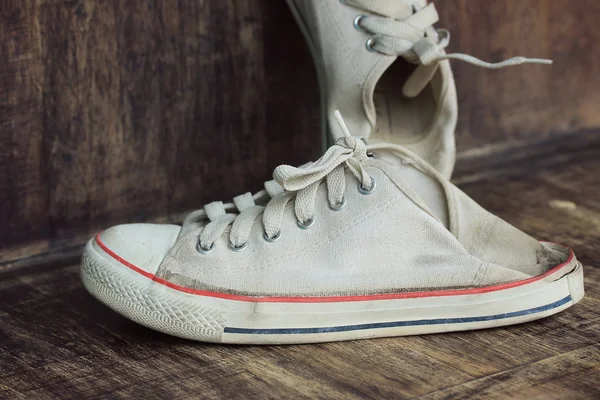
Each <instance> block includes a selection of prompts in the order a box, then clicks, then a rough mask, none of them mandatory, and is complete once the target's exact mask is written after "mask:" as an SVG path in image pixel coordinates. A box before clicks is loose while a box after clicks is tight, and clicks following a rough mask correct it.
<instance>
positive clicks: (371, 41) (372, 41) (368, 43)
mask: <svg viewBox="0 0 600 400" xmlns="http://www.w3.org/2000/svg"><path fill="white" fill-rule="evenodd" d="M376 41H377V40H376V39H375V38H374V37H370V38H368V39H367V41H366V43H365V47H366V48H367V50H369V51H371V52H373V53H376V52H377V50H375V48H374V47H373V46H375V42H376Z"/></svg>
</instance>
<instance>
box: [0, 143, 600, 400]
mask: <svg viewBox="0 0 600 400" xmlns="http://www.w3.org/2000/svg"><path fill="white" fill-rule="evenodd" d="M570 140H572V139H569V141H570ZM581 140H585V138H584V139H581ZM559 147H561V146H559ZM538 148H539V149H542V150H539V151H538V153H537V156H535V155H534V156H532V157H529V158H527V161H526V162H525V161H523V160H521V161H519V160H517V159H518V158H519V157H518V154H517V153H518V152H513V151H510V149H509V150H507V152H506V153H505V154H503V155H501V157H500V156H499V157H497V159H498V160H499V161H498V163H499V164H498V166H497V169H498V170H503V169H504V170H507V171H510V172H511V176H493V178H492V177H491V176H492V175H502V174H491V175H490V174H484V173H481V171H479V170H478V169H477V168H475V166H476V163H472V162H471V161H469V159H468V157H466V158H465V159H464V160H461V162H462V164H461V165H460V166H459V168H458V172H459V176H458V178H457V181H458V182H462V183H461V187H462V188H463V189H464V190H465V191H466V192H467V193H468V194H469V195H471V196H472V197H474V198H475V199H476V200H477V201H479V202H480V203H481V204H482V205H483V206H484V207H486V208H487V209H489V210H491V211H492V212H494V213H496V214H498V215H500V216H501V217H503V218H505V219H506V220H508V221H510V222H511V223H513V224H515V225H516V226H518V227H519V228H521V229H523V230H525V231H527V232H528V233H530V234H532V235H534V236H535V237H537V238H539V239H543V240H551V241H556V242H560V243H565V244H569V245H571V246H572V247H573V248H574V250H575V252H576V254H577V255H578V256H579V258H580V260H581V261H582V262H583V263H584V264H585V274H586V279H585V284H586V291H587V293H586V297H585V298H584V299H583V300H582V301H581V302H580V303H579V304H577V305H576V306H574V307H572V308H570V309H568V310H566V311H565V312H563V313H561V314H559V315H557V316H554V317H550V318H547V319H545V320H541V321H537V322H533V323H528V324H525V325H521V326H513V327H509V328H502V329H492V330H484V331H474V332H465V333H453V334H443V335H429V336H420V337H417V336H416V337H401V338H392V339H377V340H368V341H355V342H346V343H332V344H323V345H303V346H281V347H254V346H247V347H246V346H219V345H207V344H202V343H193V342H190V341H186V340H182V339H177V338H173V337H169V336H166V335H163V334H160V333H156V332H153V331H151V330H149V329H146V328H143V327H141V326H138V325H136V324H134V323H133V322H130V321H128V320H127V319H125V318H123V317H121V316H119V315H118V314H116V313H114V312H112V311H110V310H109V309H108V308H106V307H104V306H103V305H101V304H100V303H99V302H97V301H96V300H95V299H93V298H92V297H91V296H90V295H88V294H87V293H86V291H85V290H84V289H83V287H82V285H81V283H80V280H79V276H78V268H79V267H78V265H66V266H60V265H57V266H55V267H50V268H49V267H48V266H44V267H43V268H39V269H37V270H36V269H35V268H29V269H27V271H26V272H25V273H22V274H16V275H15V274H14V273H12V274H10V275H2V274H0V337H1V341H0V347H1V352H0V397H2V398H7V399H25V398H27V399H41V398H71V397H73V398H106V397H109V398H189V397H195V398H242V397H243V398H256V399H263V398H344V399H346V398H388V399H389V398H420V399H448V398H451V399H478V398H486V399H487V398H490V399H500V398H522V399H561V400H562V399H577V398H581V399H593V398H600V263H598V261H597V260H598V259H599V257H600V202H599V201H598V198H599V195H600V174H599V172H598V171H600V146H599V145H597V144H596V145H590V146H585V148H581V149H579V150H573V149H571V150H572V151H571V153H568V154H566V153H564V154H561V153H560V152H558V151H554V156H553V157H551V158H548V156H547V155H546V154H545V153H544V151H543V149H544V148H546V149H547V146H546V147H544V145H543V144H540V146H538ZM515 154H516V155H515ZM511 157H513V158H514V159H511ZM515 157H516V158H515ZM515 160H516V161H515ZM469 166H471V167H469Z"/></svg>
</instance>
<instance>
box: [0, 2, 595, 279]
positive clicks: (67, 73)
mask: <svg viewBox="0 0 600 400" xmlns="http://www.w3.org/2000/svg"><path fill="white" fill-rule="evenodd" d="M437 3H438V9H439V11H440V14H441V18H442V22H441V23H440V26H443V27H446V28H448V29H450V30H451V32H452V34H453V36H452V43H451V45H450V51H456V52H463V53H470V54H473V55H475V56H477V57H480V58H483V59H486V60H499V59H501V58H504V57H510V56H513V55H526V56H531V57H546V58H552V59H554V61H555V63H554V65H553V66H552V67H544V66H523V67H515V68H511V69H506V70H501V71H487V70H480V69H477V68H475V67H472V66H468V65H463V64H460V63H454V64H453V65H454V67H455V73H456V78H457V86H458V94H459V99H460V119H459V128H458V132H457V135H458V147H459V150H460V154H461V158H473V157H475V158H476V157H480V158H482V159H484V160H485V159H487V158H488V156H489V154H495V153H499V154H509V153H510V152H512V151H513V150H514V149H520V148H523V147H527V146H528V145H529V146H530V147H531V148H532V149H535V148H538V147H539V146H538V145H539V144H540V143H542V144H544V146H546V147H544V148H547V145H546V144H547V142H548V141H552V140H554V138H556V140H558V141H559V142H557V143H566V144H568V143H570V142H571V140H570V139H569V138H570V137H573V138H575V139H573V140H575V141H577V140H579V139H576V138H577V137H580V136H585V137H588V138H589V137H596V136H597V133H598V132H599V130H598V128H599V126H600V113H599V112H598V109H599V106H600V90H599V89H600V85H599V84H598V83H597V82H598V76H599V75H600V46H598V45H597V32H596V29H597V21H598V20H599V19H600V3H599V2H597V1H594V0H579V1H576V2H574V1H569V0H529V1H516V0H512V1H511V0H495V1H493V2H491V1H490V2H488V1H486V2H483V1H478V0H457V1H438V2H437ZM0 61H1V62H0V172H1V173H0V206H1V207H0V226H1V229H0V270H10V269H11V268H15V267H18V266H19V265H29V264H35V265H41V264H43V262H47V261H48V260H52V259H55V258H60V257H63V256H65V255H66V256H72V257H75V256H76V255H77V254H78V252H79V249H80V246H81V244H82V243H83V241H84V240H85V239H86V238H87V237H88V236H89V235H90V234H91V233H92V232H94V231H96V230H99V229H102V228H103V227H106V226H109V225H111V224H114V223H119V222H127V221H165V220H171V219H177V217H178V216H179V215H180V214H181V213H183V212H185V211H188V210H191V209H194V208H197V207H200V206H202V205H203V204H205V203H207V202H209V201H212V200H215V199H223V198H229V197H231V196H233V195H235V194H239V193H241V192H244V191H247V190H256V189H258V188H260V184H261V182H262V181H263V180H265V179H266V178H268V177H269V174H270V172H271V170H272V168H274V167H275V166H276V165H278V164H279V163H282V162H284V161H285V162H287V163H291V164H299V163H302V162H305V161H307V160H310V159H315V158H316V157H317V156H318V154H319V152H320V148H319V143H320V141H319V135H320V128H319V120H318V115H319V110H318V106H319V98H318V87H317V81H316V75H315V72H314V68H313V64H312V61H311V59H310V55H309V52H308V49H307V46H306V45H305V43H304V40H303V38H302V36H301V34H300V31H299V30H298V28H297V27H296V25H295V23H294V20H293V18H292V16H291V15H290V13H289V11H288V9H287V7H286V5H285V3H284V2H283V1H282V0H244V1H239V0H238V1H236V0H177V1H176V0H128V1H122V0H1V1H0ZM568 135H571V136H568ZM542 147H543V146H542ZM550 147H551V148H553V149H555V150H557V151H558V150H559V149H558V147H559V146H554V147H552V146H550ZM470 165H473V164H470ZM459 167H460V165H459ZM459 169H460V168H459ZM44 260H46V261H44Z"/></svg>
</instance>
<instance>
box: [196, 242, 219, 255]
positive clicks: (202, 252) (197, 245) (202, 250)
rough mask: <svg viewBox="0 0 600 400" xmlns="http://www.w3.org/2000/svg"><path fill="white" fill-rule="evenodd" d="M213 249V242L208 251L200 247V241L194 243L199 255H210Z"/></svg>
mask: <svg viewBox="0 0 600 400" xmlns="http://www.w3.org/2000/svg"><path fill="white" fill-rule="evenodd" d="M214 249H215V243H214V242H213V244H211V245H210V247H209V248H208V249H205V248H204V247H202V245H201V244H200V241H199V240H198V242H197V243H196V251H197V252H198V253H200V254H208V253H212V251H213V250H214Z"/></svg>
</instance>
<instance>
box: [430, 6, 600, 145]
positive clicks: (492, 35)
mask: <svg viewBox="0 0 600 400" xmlns="http://www.w3.org/2000/svg"><path fill="white" fill-rule="evenodd" d="M435 3H436V7H437V8H438V10H439V14H440V19H441V21H440V24H439V26H440V27H443V28H447V29H449V30H450V32H451V33H452V39H451V43H450V46H449V47H448V50H449V51H450V52H458V53H467V54H471V55H474V56H476V57H479V58H481V59H483V60H486V61H501V60H502V59H505V58H509V57H512V56H528V57H536V58H548V59H552V60H554V64H553V65H552V66H542V65H540V66H535V65H523V66H517V67H511V68H506V69H503V70H499V71H490V70H485V69H481V68H477V67H474V66H471V65H468V64H466V63H461V62H454V61H453V62H452V66H453V70H454V72H455V76H456V82H457V88H458V98H459V123H458V129H457V136H458V148H459V150H461V151H462V150H468V149H472V148H476V147H479V146H483V145H490V144H491V143H498V144H504V143H506V142H510V141H513V140H523V139H529V138H531V137H535V138H537V139H541V138H543V137H548V136H551V135H554V134H556V133H576V132H579V131H580V130H585V129H595V128H598V126H600V115H599V114H598V112H597V105H598V104H599V102H600V99H599V96H600V95H599V93H600V82H599V81H598V79H597V76H598V75H599V74H600V48H599V47H598V46H595V45H594V44H593V38H594V37H595V35H594V29H595V26H596V25H595V21H597V19H598V16H599V15H600V3H598V2H597V1H594V0H581V1H576V2H573V1H569V0H551V1H549V0H534V1H519V2H515V1H512V0H497V1H493V2H489V1H478V0H458V1H442V0H438V1H435Z"/></svg>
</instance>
